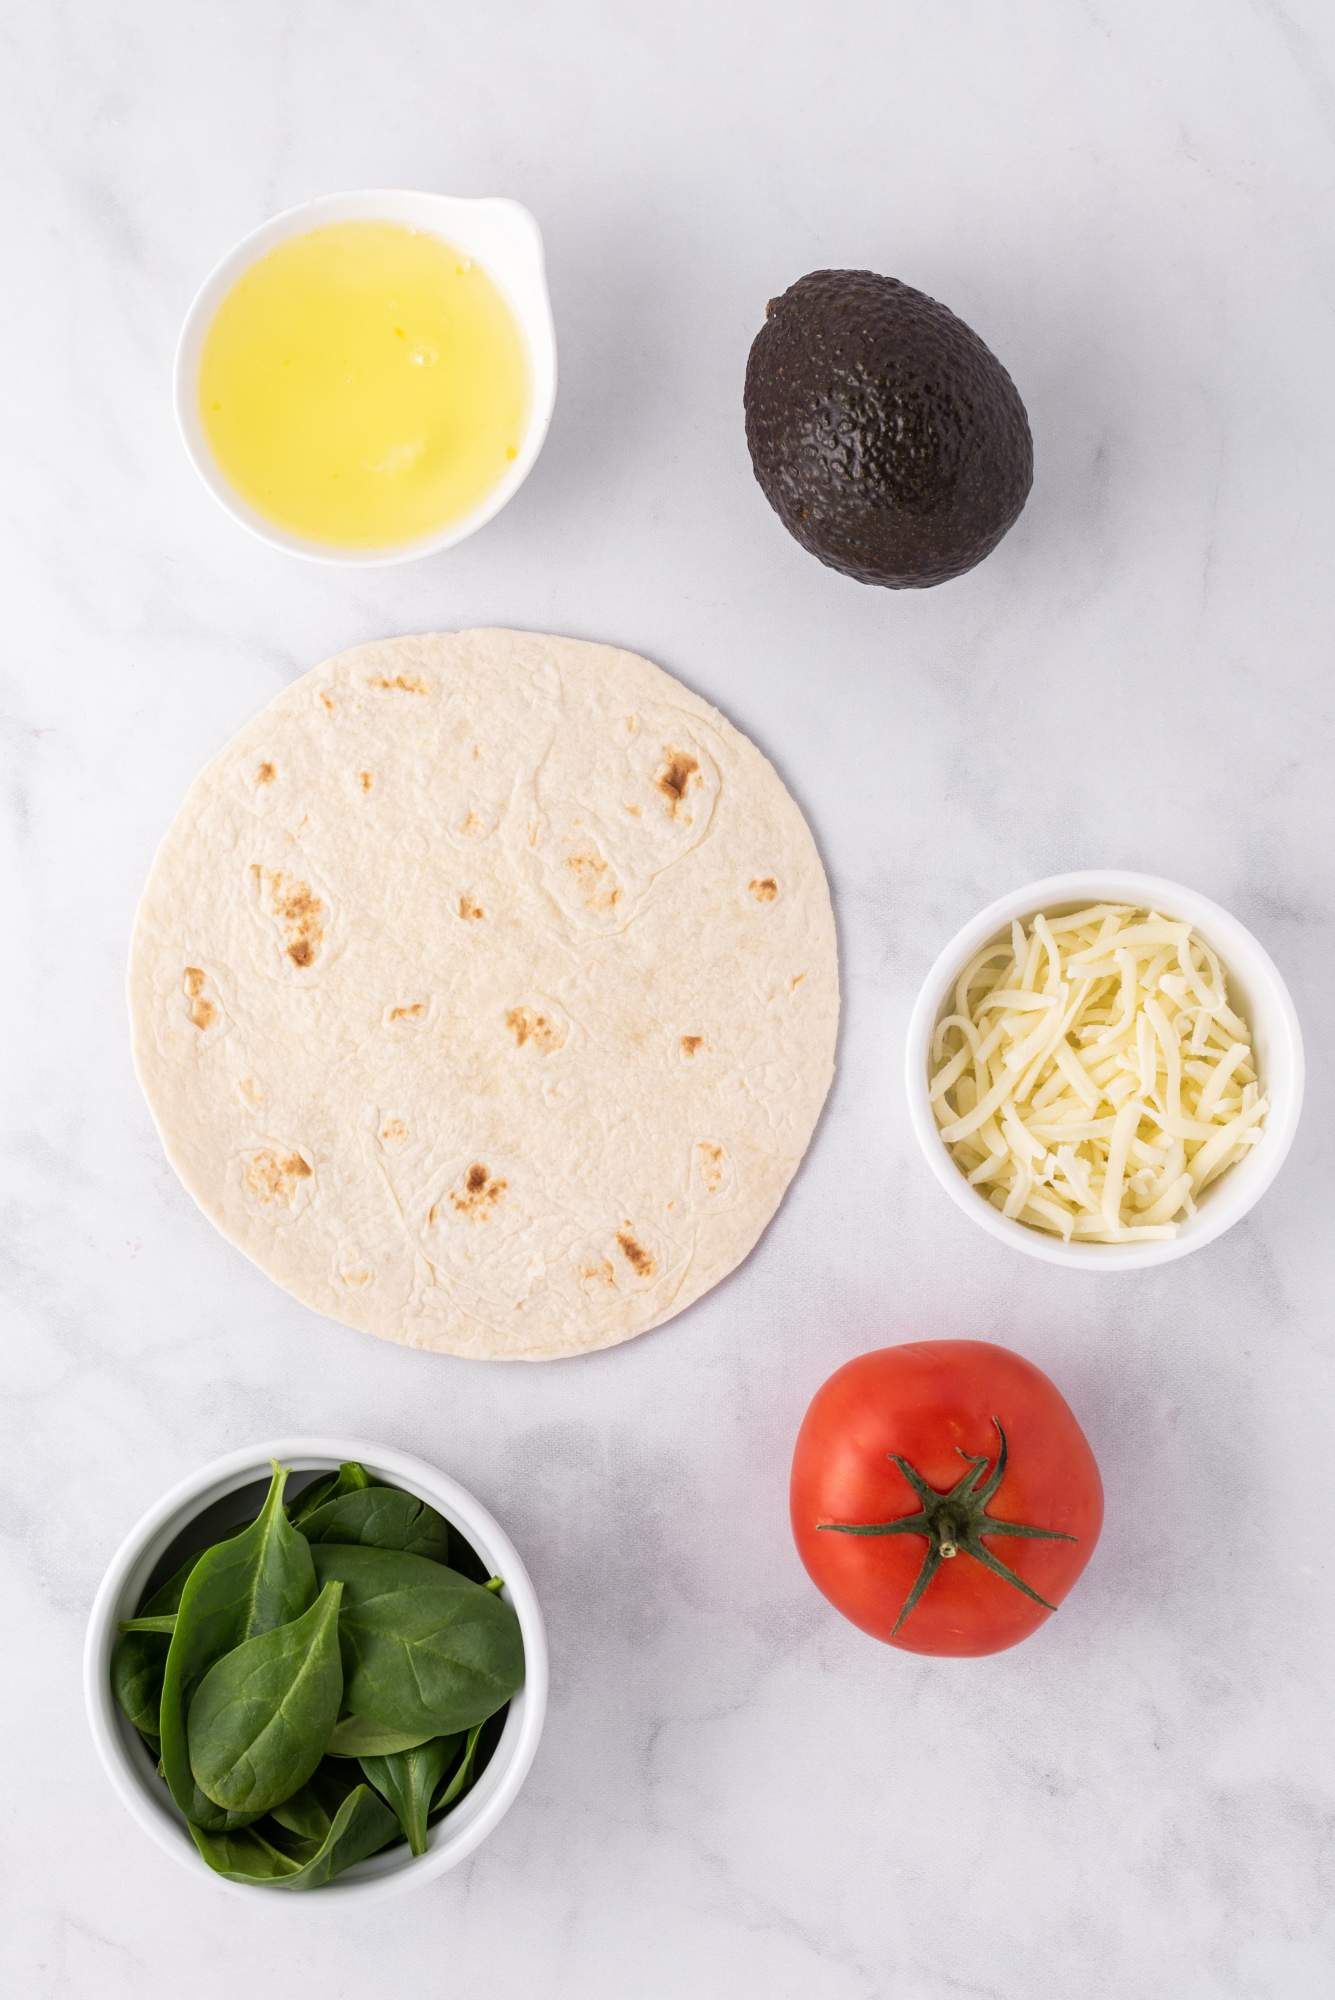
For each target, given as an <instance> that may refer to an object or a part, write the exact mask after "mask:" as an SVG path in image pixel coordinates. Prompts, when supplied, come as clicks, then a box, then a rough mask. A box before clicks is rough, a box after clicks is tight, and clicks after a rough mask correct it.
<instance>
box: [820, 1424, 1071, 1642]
mask: <svg viewBox="0 0 1335 2000" xmlns="http://www.w3.org/2000/svg"><path fill="white" fill-rule="evenodd" d="M992 1422H993V1424H994V1425H995V1426H996V1433H997V1456H996V1462H995V1463H994V1464H993V1465H992V1469H991V1471H990V1472H989V1471H988V1457H987V1453H986V1452H982V1453H980V1454H978V1455H977V1456H975V1455H974V1454H973V1453H972V1452H967V1451H964V1450H963V1449H962V1448H961V1447H960V1446H958V1445H957V1446H956V1447H955V1448H956V1450H957V1451H958V1452H959V1455H960V1457H961V1458H962V1459H963V1460H964V1461H965V1463H966V1465H967V1466H968V1468H969V1470H968V1471H967V1472H966V1473H964V1474H963V1475H962V1477H961V1478H960V1479H958V1480H957V1481H956V1483H955V1484H954V1485H953V1486H952V1487H951V1488H950V1490H949V1492H947V1493H939V1492H938V1491H937V1490H936V1488H935V1487H934V1486H929V1485H928V1484H927V1481H926V1480H925V1479H924V1478H923V1476H922V1474H921V1473H920V1472H918V1471H916V1470H915V1469H914V1467H913V1466H911V1465H910V1464H909V1462H908V1460H907V1459H906V1458H901V1457H900V1456H899V1454H898V1453H897V1452H893V1451H892V1452H889V1453H887V1456H888V1458H889V1459H890V1461H891V1463H892V1464H893V1465H897V1466H898V1467H899V1470H900V1471H901V1472H902V1473H903V1475H904V1477H905V1479H907V1480H908V1483H909V1485H910V1486H911V1487H912V1488H913V1490H914V1492H915V1493H916V1494H917V1496H918V1499H919V1501H920V1502H921V1505H920V1506H919V1509H918V1511H917V1513H916V1514H905V1515H903V1516H901V1517H900V1519H898V1520H895V1521H872V1522H868V1523H862V1522H854V1521H818V1522H817V1523H816V1526H817V1528H818V1529H820V1530H822V1531H824V1532H826V1533H829V1534H834V1535H921V1536H922V1537H923V1539H924V1540H925V1541H926V1543H927V1553H926V1555H925V1556H924V1557H923V1560H922V1568H921V1569H920V1570H919V1571H918V1574H917V1576H916V1578H915V1579H914V1583H913V1588H912V1590H910V1592H909V1594H908V1596H907V1597H906V1598H905V1599H904V1602H903V1603H902V1604H901V1606H900V1607H899V1616H898V1617H897V1618H896V1620H895V1622H894V1626H893V1628H892V1630H891V1634H890V1636H891V1638H892V1639H893V1638H894V1637H895V1635H896V1634H897V1633H898V1632H899V1630H900V1628H901V1626H902V1625H903V1624H904V1621H905V1619H906V1618H907V1617H908V1616H909V1614H910V1612H911V1611H912V1610H913V1609H914V1607H915V1605H916V1604H917V1603H918V1600H919V1599H920V1598H921V1596H922V1594H923V1592H924V1591H925V1590H926V1588H927V1586H928V1584H929V1583H930V1582H931V1580H932V1578H933V1577H934V1576H935V1575H936V1572H937V1571H938V1569H939V1568H940V1567H941V1564H942V1563H943V1562H950V1561H952V1560H953V1558H954V1557H955V1556H957V1555H960V1554H964V1555H969V1556H972V1557H973V1559H974V1561H975V1562H978V1563H981V1564H982V1566H983V1568H984V1569H987V1570H991V1572H992V1574H993V1576H998V1577H1000V1578H1001V1579H1002V1581H1003V1582H1004V1583H1008V1584H1009V1585H1010V1586H1011V1588H1012V1589H1013V1590H1018V1591H1019V1592H1020V1593H1021V1595H1022V1596H1024V1597H1028V1598H1030V1599H1031V1600H1032V1601H1033V1602H1034V1603H1035V1604H1041V1605H1042V1606H1043V1609H1044V1610H1045V1611H1055V1610H1056V1609H1057V1607H1056V1605H1055V1604H1049V1602H1048V1600H1047V1598H1046V1597H1040V1596H1039V1594H1038V1592H1037V1591H1036V1590H1031V1589H1030V1587H1029V1585H1028V1584H1027V1583H1026V1582H1025V1581H1024V1579H1023V1577H1019V1576H1017V1575H1016V1574H1015V1571H1014V1570H1013V1569H1011V1568H1010V1566H1009V1565H1008V1564H1006V1563H1004V1562H1002V1561H1001V1559H1000V1557H999V1556H995V1555H993V1553H992V1551H991V1549H989V1548H988V1547H987V1545H986V1543H985V1542H984V1540H983V1537H984V1536H985V1535H1019V1536H1022V1537H1024V1538H1025V1539H1027V1540H1029V1541H1035V1542H1073V1541H1074V1540H1075V1539H1076V1537H1075V1536H1074V1535H1068V1534H1065V1533H1064V1532H1063V1531H1062V1530H1061V1529H1060V1528H1031V1527H1028V1526H1026V1525H1025V1524H1024V1523H1023V1522H1020V1521H999V1520H997V1519H996V1518H995V1517H994V1516H993V1515H991V1514H989V1513H988V1511H987V1503H988V1501H989V1500H991V1499H992V1497H993V1495H994V1494H995V1493H996V1491H997V1488H998V1487H999V1486H1000V1485H1001V1482H1002V1480H1003V1478H1004V1477H1005V1474H1006V1458H1007V1447H1006V1433H1005V1431H1004V1430H1003V1429H1002V1427H1001V1420H1000V1418H999V1417H993V1419H992ZM984 1474H986V1477H984ZM980 1482H981V1483H980Z"/></svg>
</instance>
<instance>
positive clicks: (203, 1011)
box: [181, 965, 218, 1033]
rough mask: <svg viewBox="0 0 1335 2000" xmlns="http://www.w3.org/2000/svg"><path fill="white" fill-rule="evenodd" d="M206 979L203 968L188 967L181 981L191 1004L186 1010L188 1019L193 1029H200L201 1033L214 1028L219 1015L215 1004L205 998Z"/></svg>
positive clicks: (196, 966)
mask: <svg viewBox="0 0 1335 2000" xmlns="http://www.w3.org/2000/svg"><path fill="white" fill-rule="evenodd" d="M205 977H206V975H205V972H204V969H203V967H202V966H198V965H187V967H186V968H185V972H184V975H183V976H182V979H181V985H182V987H183V988H184V990H185V997H186V999H187V1000H188V1001H189V1003H190V1004H189V1006H188V1007H187V1008H186V1010H185V1011H186V1018H187V1019H188V1020H189V1022H190V1023H191V1025H192V1027H196V1028H198V1029H199V1030H200V1032H201V1033H202V1032H203V1030H204V1029H205V1028H209V1027H212V1025H213V1023H214V1021H215V1020H216V1018H217V1014H218V1009H217V1008H216V1007H215V1006H214V1004H213V1002H212V1001H211V1000H206V999H205V997H204V980H205Z"/></svg>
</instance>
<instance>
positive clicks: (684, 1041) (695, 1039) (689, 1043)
mask: <svg viewBox="0 0 1335 2000" xmlns="http://www.w3.org/2000/svg"><path fill="white" fill-rule="evenodd" d="M704 1039H705V1038H704V1036H703V1035H683V1036H682V1038H681V1052H682V1054H683V1055H684V1056H693V1055H694V1054H695V1052H696V1050H697V1049H698V1048H703V1046H704Z"/></svg>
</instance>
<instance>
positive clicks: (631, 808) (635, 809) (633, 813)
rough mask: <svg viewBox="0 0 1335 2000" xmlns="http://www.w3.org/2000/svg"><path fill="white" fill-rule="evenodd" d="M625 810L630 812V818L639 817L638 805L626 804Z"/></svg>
mask: <svg viewBox="0 0 1335 2000" xmlns="http://www.w3.org/2000/svg"><path fill="white" fill-rule="evenodd" d="M626 811H627V812H628V813H629V814H630V816H631V818H632V819H639V817H640V808H639V807H638V806H632V805H628V806H627V807H626Z"/></svg>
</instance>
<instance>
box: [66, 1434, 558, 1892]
mask: <svg viewBox="0 0 1335 2000" xmlns="http://www.w3.org/2000/svg"><path fill="white" fill-rule="evenodd" d="M84 1686H85V1694H86V1697H87V1702H88V1714H89V1719H90V1721H91V1724H92V1730H93V1737H94V1741H95V1742H96V1744H97V1748H98V1751H99V1753H100V1755H101V1758H102V1762H103V1764H104V1766H105V1768H106V1771H107V1774H108V1776H109V1777H110V1779H111V1781H112V1784H113V1785H114V1786H115V1788H116V1790H117V1792H118V1793H119V1795H120V1797H121V1799H122V1801H123V1803H124V1804H125V1805H126V1806H127V1807H128V1808H129V1810H130V1812H131V1813H132V1814H133V1815H134V1817H135V1818H136V1819H137V1820H138V1821H139V1824H140V1825H141V1826H142V1827H144V1828H145V1830H146V1831H147V1832H148V1833H149V1834H151V1835H152V1837H153V1838H154V1839H155V1840H156V1841H157V1842H158V1844H159V1846H161V1847H164V1848H166V1849H167V1851H168V1852H169V1853H171V1854H174V1855H176V1856H177V1857H178V1858H179V1859H181V1860H183V1861H185V1862H186V1863H187V1864H188V1865H189V1866H191V1867H193V1868H195V1869H196V1870H201V1871H203V1872H204V1873H206V1874H207V1873H210V1872H211V1873H212V1876H213V1879H214V1880H215V1881H217V1882H220V1883H221V1884H223V1885H224V1886H225V1887H229V1888H230V1887H240V1888H241V1889H242V1890H243V1891H244V1892H246V1893H253V1892H254V1891H255V1890H257V1889H266V1890H269V1891H270V1892H272V1891H274V1890H279V1889H281V1890H285V1891H288V1892H291V1891H307V1890H310V1889H315V1888H321V1889H325V1888H327V1889H328V1890H329V1891H330V1892H331V1900H332V1897H333V1895H334V1894H335V1893H336V1894H337V1895H338V1896H339V1897H340V1898H342V1899H344V1900H345V1901H346V1899H347V1898H348V1897H350V1896H352V1895H354V1894H356V1895H358V1896H360V1897H362V1898H365V1897H367V1896H372V1895H384V1894H387V1893H390V1892H392V1891H394V1890H397V1889H399V1888H404V1887H407V1886H409V1885H410V1884H412V1883H413V1882H422V1881H427V1880H429V1879H430V1878H431V1877H432V1876H434V1875H439V1874H441V1873H442V1872H443V1871H444V1870H445V1869H448V1868H452V1867H454V1866H455V1865H456V1863H458V1862H460V1861H462V1860H463V1859H464V1857H465V1855H467V1854H470V1853H471V1852H472V1851H473V1849H474V1848H475V1847H476V1846H477V1845H478V1843H479V1842H480V1841H482V1840H484V1839H485V1838H486V1836H487V1835H488V1834H489V1833H490V1832H491V1831H492V1829H493V1828H494V1827H495V1826H496V1824H497V1822H498V1821H499V1820H500V1818H501V1816H502V1815H503V1814H504V1813H505V1811H506V1810H507V1808H508V1807H509V1806H510V1805H511V1804H512V1802H513V1800H514V1798H515V1795H516V1794H517V1792H518V1791H519V1788H520V1786H521V1785H522V1784H523V1781H524V1778H525V1777H526V1775H527V1773H528V1770H529V1766H530V1765H531V1764H532V1762H533V1757H534V1754H535V1752H536V1750H537V1745H538V1738H539V1736H540V1734H541V1731H542V1723H543V1714H544V1711H545V1708H546V1697H547V1646H546V1639H545V1635H544V1632H543V1624H542V1614H541V1612H540V1610H539V1607H538V1600H537V1597H536V1595H535V1593H534V1590H533V1586H532V1584H531V1582H530V1581H529V1577H528V1573H527V1571H526V1570H525V1569H524V1566H523V1564H522V1563H521V1562H520V1560H519V1557H518V1555H517V1554H516V1552H515V1549H514V1547H513V1545H512V1543H511V1542H510V1540H509V1538H508V1537H507V1536H506V1535H505V1534H504V1533H503V1531H502V1530H501V1528H500V1527H499V1526H498V1525H497V1523H496V1522H495V1521H494V1520H493V1519H492V1517H491V1515H490V1514H489V1513H488V1512H487V1511H486V1509H485V1508H484V1507H482V1506H481V1505H480V1504H479V1502H478V1501H477V1500H475V1499H474V1498H473V1496H472V1495H471V1494H470V1493H468V1492H466V1491H465V1490H464V1488H463V1487H461V1486H459V1485H458V1484H457V1483H456V1482H455V1481H454V1480H452V1479H449V1478H447V1477H446V1476H445V1475H444V1474H443V1473H440V1472H437V1471H436V1470H435V1469H434V1468H433V1467H431V1466H429V1465H427V1464H425V1463H424V1462H423V1461H422V1460H420V1459H415V1458H409V1457H407V1456H405V1455H404V1454H403V1453H401V1452H395V1451H388V1450H385V1449H384V1448H383V1447H380V1446H368V1445H361V1444H355V1443H348V1442H345V1441H342V1440H337V1439H335V1440H329V1439H321V1438H316V1439H298V1440H296V1441H291V1440H280V1441H279V1442H277V1443H275V1444H272V1445H262V1446H255V1447H253V1448H252V1449H248V1450H245V1451H238V1452H233V1453H231V1454H229V1456H228V1457H226V1458H222V1459H218V1460H216V1461H215V1462H214V1463H213V1464H212V1465H208V1466H205V1467H204V1468H203V1470H202V1471H200V1472H197V1473H195V1474H194V1475H193V1476H192V1477H191V1478H189V1479H187V1480H184V1481H182V1483H181V1484H180V1485H179V1486H178V1487H176V1488H175V1489H174V1490H173V1491H172V1492H170V1493H168V1494H167V1495H166V1496H165V1498H163V1499H162V1500H160V1501H159V1502H158V1504H157V1506H156V1507H153V1508H151V1509H150V1510H149V1512H148V1513H147V1514H146V1515H145V1516H144V1518H143V1520H142V1521H140V1522H139V1524H138V1526H137V1527H136V1528H134V1529H133V1530H132V1532H131V1533H130V1534H129V1535H128V1536H127V1537H126V1539H125V1541H124V1542H123V1543H122V1545H121V1547H120V1548H119V1549H118V1551H117V1552H116V1555H115V1556H114V1558H113V1559H112V1562H111V1565H110V1567H109V1569H108V1570H107V1573H106V1576H105V1577H104V1578H103V1581H102V1584H101V1587H100V1589H99V1590H98V1593H97V1597H96V1600H95V1601H94V1604H93V1609H92V1614H91V1616H90V1619H89V1625H88V1638H87V1644H86V1648H85V1654H84Z"/></svg>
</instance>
